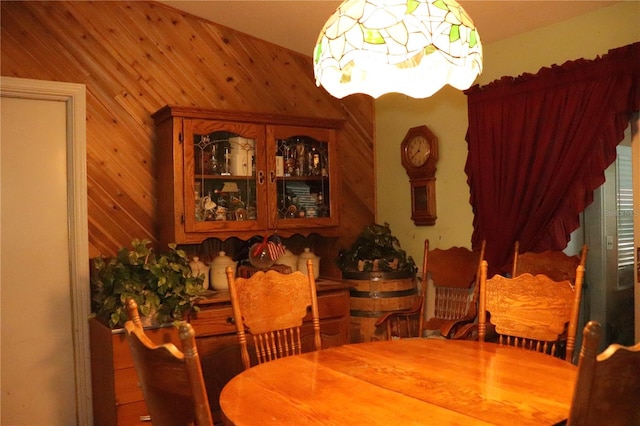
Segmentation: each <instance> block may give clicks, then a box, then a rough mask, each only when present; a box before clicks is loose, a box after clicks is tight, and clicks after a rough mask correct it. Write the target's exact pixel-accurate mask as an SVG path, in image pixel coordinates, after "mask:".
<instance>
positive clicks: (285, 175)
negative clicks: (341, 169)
mask: <svg viewBox="0 0 640 426" xmlns="http://www.w3.org/2000/svg"><path fill="white" fill-rule="evenodd" d="M274 127H275V126H274ZM268 133H269V135H268V137H269V138H273V139H269V140H270V144H272V151H271V155H272V157H271V158H270V160H271V161H275V166H274V167H275V184H274V186H275V188H274V189H275V196H274V198H275V199H274V200H273V208H274V209H275V214H274V215H273V216H274V218H275V219H276V223H274V224H271V226H272V227H274V228H276V229H277V228H281V229H286V228H295V227H315V226H327V225H328V224H332V223H333V222H334V221H335V220H334V218H336V217H337V212H335V211H334V209H336V208H337V206H336V203H335V202H334V200H335V199H336V196H335V194H334V193H333V192H334V188H333V185H334V184H333V183H332V178H331V176H332V175H333V173H334V170H333V168H334V167H335V158H334V155H335V154H334V149H335V132H334V131H333V130H329V129H317V128H304V127H293V126H277V127H275V128H274V129H271V131H269V132H268Z"/></svg>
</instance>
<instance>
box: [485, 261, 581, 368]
mask: <svg viewBox="0 0 640 426" xmlns="http://www.w3.org/2000/svg"><path fill="white" fill-rule="evenodd" d="M583 276H584V268H583V267H582V266H578V267H577V270H576V284H575V286H573V285H572V284H571V283H570V282H569V281H554V280H552V279H551V278H549V277H547V276H546V275H542V274H539V275H531V274H528V273H526V274H521V275H518V276H516V277H514V278H505V277H503V276H501V275H495V276H494V277H493V278H490V279H487V262H486V261H483V262H482V268H481V272H480V306H479V309H480V311H479V313H478V338H479V340H481V341H484V340H485V339H486V336H487V332H488V330H489V329H491V331H495V333H496V334H497V337H498V341H499V343H501V344H507V345H512V346H518V347H523V348H526V349H532V350H536V351H539V352H544V353H546V354H550V355H554V356H561V355H562V354H561V353H560V349H561V345H559V342H560V341H561V338H562V337H563V336H564V335H566V348H565V354H564V356H563V358H564V359H565V360H567V361H569V362H570V361H571V359H572V357H573V350H574V346H575V336H576V327H577V323H578V315H579V310H580V297H581V292H582V280H583ZM565 333H566V334H565Z"/></svg>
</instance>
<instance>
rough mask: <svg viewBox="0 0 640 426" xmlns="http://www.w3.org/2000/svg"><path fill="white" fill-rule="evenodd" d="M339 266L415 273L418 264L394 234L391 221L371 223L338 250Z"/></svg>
mask: <svg viewBox="0 0 640 426" xmlns="http://www.w3.org/2000/svg"><path fill="white" fill-rule="evenodd" d="M337 263H338V267H339V268H340V270H341V271H342V273H343V276H344V274H345V272H346V273H347V275H349V273H351V272H374V271H388V272H390V271H397V272H406V273H408V274H409V275H413V274H415V272H416V264H415V262H414V260H413V258H412V257H411V256H408V257H407V253H406V252H405V251H404V250H402V248H400V241H399V240H398V238H397V237H395V236H394V235H393V234H392V233H391V228H390V227H389V224H388V223H385V224H384V225H378V224H373V225H368V226H365V227H364V229H363V230H362V232H361V233H360V234H359V235H358V236H357V237H356V239H355V241H354V242H353V244H351V247H349V248H348V249H342V250H340V252H339V253H338V259H337Z"/></svg>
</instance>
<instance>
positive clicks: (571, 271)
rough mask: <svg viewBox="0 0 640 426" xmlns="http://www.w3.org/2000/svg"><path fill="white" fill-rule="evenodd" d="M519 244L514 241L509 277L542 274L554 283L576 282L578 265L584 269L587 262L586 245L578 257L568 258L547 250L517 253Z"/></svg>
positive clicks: (565, 255) (564, 254)
mask: <svg viewBox="0 0 640 426" xmlns="http://www.w3.org/2000/svg"><path fill="white" fill-rule="evenodd" d="M519 250H520V243H519V242H518V241H516V244H515V250H514V253H513V264H512V268H511V276H512V277H515V276H518V275H520V274H525V273H529V274H531V275H537V274H544V275H546V276H548V277H549V278H551V279H552V280H554V281H565V280H567V281H569V282H571V283H572V284H573V283H575V281H576V269H577V268H578V265H582V267H583V268H584V267H585V263H586V260H587V251H588V247H587V245H586V244H585V245H583V246H582V250H581V251H580V256H569V255H567V254H566V253H564V252H563V251H561V250H547V251H543V252H542V253H533V252H526V253H519Z"/></svg>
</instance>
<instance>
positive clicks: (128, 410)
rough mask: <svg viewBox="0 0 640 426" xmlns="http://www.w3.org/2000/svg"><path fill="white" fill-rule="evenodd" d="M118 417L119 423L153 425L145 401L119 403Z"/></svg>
mask: <svg viewBox="0 0 640 426" xmlns="http://www.w3.org/2000/svg"><path fill="white" fill-rule="evenodd" d="M116 418H117V422H118V424H119V425H128V426H152V423H151V419H150V418H149V412H148V411H147V406H146V405H145V403H144V401H137V402H132V403H129V404H123V405H118V409H117V417H116Z"/></svg>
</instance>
